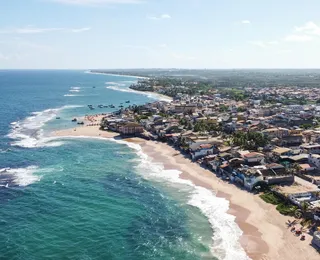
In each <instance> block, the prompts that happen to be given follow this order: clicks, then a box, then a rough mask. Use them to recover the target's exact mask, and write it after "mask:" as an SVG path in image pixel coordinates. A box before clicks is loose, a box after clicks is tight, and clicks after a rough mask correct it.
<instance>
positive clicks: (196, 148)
mask: <svg viewBox="0 0 320 260" xmlns="http://www.w3.org/2000/svg"><path fill="white" fill-rule="evenodd" d="M218 152H219V150H218V149H217V147H216V146H215V145H214V144H211V143H208V142H196V143H193V144H191V145H190V155H191V159H192V160H193V161H195V160H198V159H200V158H202V157H205V156H207V155H211V154H216V153H218Z"/></svg>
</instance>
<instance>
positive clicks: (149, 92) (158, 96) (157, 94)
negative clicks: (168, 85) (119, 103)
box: [85, 70, 173, 102]
mask: <svg viewBox="0 0 320 260" xmlns="http://www.w3.org/2000/svg"><path fill="white" fill-rule="evenodd" d="M85 73H88V74H98V75H101V74H102V75H109V76H115V77H128V78H136V79H149V78H148V77H141V76H132V75H121V74H112V73H104V72H91V71H90V70H88V71H85ZM107 88H108V86H107ZM109 89H112V90H115V91H123V92H132V93H137V94H140V95H145V96H148V95H153V96H154V98H155V99H159V100H162V101H168V102H169V101H172V100H173V98H172V97H170V96H166V95H163V94H160V93H157V92H151V91H139V90H135V89H131V88H129V87H128V89H129V90H128V91H127V90H126V89H121V90H120V89H113V88H109Z"/></svg>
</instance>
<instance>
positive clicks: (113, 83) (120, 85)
mask: <svg viewBox="0 0 320 260" xmlns="http://www.w3.org/2000/svg"><path fill="white" fill-rule="evenodd" d="M121 82H123V81H121ZM134 82H136V81H134ZM106 84H107V85H115V86H119V87H124V86H126V84H124V83H120V82H113V81H109V82H106Z"/></svg>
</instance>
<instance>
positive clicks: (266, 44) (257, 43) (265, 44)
mask: <svg viewBox="0 0 320 260" xmlns="http://www.w3.org/2000/svg"><path fill="white" fill-rule="evenodd" d="M248 43H249V44H251V45H254V46H257V47H260V48H268V47H271V46H274V45H278V44H279V42H278V41H268V42H263V41H249V42H248Z"/></svg>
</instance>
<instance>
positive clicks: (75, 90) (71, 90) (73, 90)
mask: <svg viewBox="0 0 320 260" xmlns="http://www.w3.org/2000/svg"><path fill="white" fill-rule="evenodd" d="M69 92H80V90H79V89H70V90H69Z"/></svg>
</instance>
